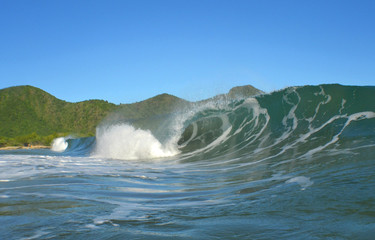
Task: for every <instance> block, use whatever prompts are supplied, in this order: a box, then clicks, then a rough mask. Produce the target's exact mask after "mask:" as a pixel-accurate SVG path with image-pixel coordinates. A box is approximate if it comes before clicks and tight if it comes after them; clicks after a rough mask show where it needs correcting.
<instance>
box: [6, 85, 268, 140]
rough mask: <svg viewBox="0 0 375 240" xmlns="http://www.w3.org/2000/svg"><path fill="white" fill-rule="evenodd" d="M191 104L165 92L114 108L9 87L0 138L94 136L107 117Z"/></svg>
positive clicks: (129, 116)
mask: <svg viewBox="0 0 375 240" xmlns="http://www.w3.org/2000/svg"><path fill="white" fill-rule="evenodd" d="M247 86H249V85H247ZM240 88H241V87H240ZM246 88H248V87H246ZM254 89H255V88H254ZM258 93H261V91H260V90H258ZM228 96H229V94H228ZM191 103H192V102H189V101H187V100H184V99H182V98H179V97H176V96H173V95H170V94H167V93H163V94H159V95H156V96H154V97H151V98H148V99H145V100H143V101H140V102H135V103H130V104H118V105H116V104H113V103H110V102H108V101H105V100H99V99H91V100H85V101H80V102H67V101H65V100H61V99H58V98H56V97H55V96H53V95H52V94H50V93H48V92H46V91H44V90H42V89H40V88H37V87H34V86H30V85H22V86H14V87H8V88H3V89H0V136H1V137H3V138H15V137H20V136H25V135H34V136H47V135H51V134H55V135H56V134H57V133H60V134H74V135H78V136H93V135H95V129H96V127H97V126H98V125H99V124H100V123H101V122H102V121H103V120H104V119H106V118H108V116H111V117H113V116H114V115H116V116H117V117H121V118H122V119H123V120H136V119H142V118H147V117H152V116H157V115H163V114H168V113H171V112H173V111H174V110H175V109H176V108H178V107H181V106H188V105H189V104H191ZM114 113H115V114H114ZM3 142H4V141H3ZM5 142H6V141H5ZM0 145H1V142H0ZM3 145H4V144H3Z"/></svg>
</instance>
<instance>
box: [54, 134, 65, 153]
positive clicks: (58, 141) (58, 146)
mask: <svg viewBox="0 0 375 240" xmlns="http://www.w3.org/2000/svg"><path fill="white" fill-rule="evenodd" d="M66 140H67V138H65V137H59V138H55V139H53V141H52V147H51V150H52V151H54V152H63V151H65V149H66V148H67V147H68V143H67V141H66Z"/></svg>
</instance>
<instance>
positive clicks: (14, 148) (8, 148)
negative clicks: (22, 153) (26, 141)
mask: <svg viewBox="0 0 375 240" xmlns="http://www.w3.org/2000/svg"><path fill="white" fill-rule="evenodd" d="M47 148H51V146H43V145H31V146H8V147H0V150H17V149H47Z"/></svg>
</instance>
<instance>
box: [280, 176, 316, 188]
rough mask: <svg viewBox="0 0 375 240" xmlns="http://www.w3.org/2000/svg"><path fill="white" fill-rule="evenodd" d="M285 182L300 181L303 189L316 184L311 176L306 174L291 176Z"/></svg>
mask: <svg viewBox="0 0 375 240" xmlns="http://www.w3.org/2000/svg"><path fill="white" fill-rule="evenodd" d="M285 183H298V184H299V185H300V186H301V190H305V189H306V188H307V187H310V186H311V185H313V184H314V182H313V181H311V180H310V178H308V177H304V176H298V177H294V178H291V179H289V180H287V181H286V182H285Z"/></svg>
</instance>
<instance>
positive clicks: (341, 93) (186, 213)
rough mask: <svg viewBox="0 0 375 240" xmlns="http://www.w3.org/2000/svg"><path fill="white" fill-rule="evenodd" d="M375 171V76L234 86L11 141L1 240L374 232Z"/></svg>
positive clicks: (0, 200)
mask: <svg viewBox="0 0 375 240" xmlns="http://www.w3.org/2000/svg"><path fill="white" fill-rule="evenodd" d="M160 118H161V120H162V121H160ZM156 122H157V123H161V124H155V123H156ZM374 172H375V87H373V86H368V87H359V86H341V85H334V84H332V85H319V86H303V87H290V88H286V89H283V90H280V91H275V92H273V93H269V94H263V95H259V96H255V97H251V98H239V99H229V98H225V97H222V98H218V99H212V100H211V101H203V102H199V103H195V104H192V105H191V106H190V107H188V108H184V109H177V110H176V112H174V113H171V114H169V115H165V116H161V117H159V118H158V119H157V121H156V120H155V118H150V119H144V120H143V121H142V124H141V125H137V124H136V123H130V122H121V121H117V122H103V123H102V124H100V125H99V126H98V128H97V132H96V136H95V137H87V138H76V137H74V136H67V137H63V138H57V139H55V140H54V141H53V143H52V147H51V149H50V150H49V149H38V150H37V149H32V150H31V149H30V150H27V149H24V150H4V151H0V239H372V238H373V236H375V221H374V219H375V191H374V189H375V175H374Z"/></svg>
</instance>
